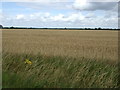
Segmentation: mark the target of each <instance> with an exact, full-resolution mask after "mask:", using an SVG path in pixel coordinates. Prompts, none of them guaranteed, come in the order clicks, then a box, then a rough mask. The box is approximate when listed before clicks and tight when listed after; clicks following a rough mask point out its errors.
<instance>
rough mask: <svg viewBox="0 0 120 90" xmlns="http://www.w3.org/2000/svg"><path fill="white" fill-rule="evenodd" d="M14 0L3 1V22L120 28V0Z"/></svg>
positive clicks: (11, 23) (9, 23)
mask: <svg viewBox="0 0 120 90" xmlns="http://www.w3.org/2000/svg"><path fill="white" fill-rule="evenodd" d="M10 1H11V0H7V2H1V3H2V8H0V20H2V22H1V23H2V25H3V26H24V27H77V28H79V27H92V28H94V27H102V28H118V4H117V2H108V1H109V0H106V1H107V2H90V0H69V1H68V0H61V1H60V0H54V2H53V0H51V1H50V0H44V2H43V0H42V1H41V0H40V1H39V2H33V1H32V0H31V1H32V2H28V0H27V1H26V2H17V0H13V1H12V2H10ZM37 1H38V0H37ZM104 1H105V0H104Z"/></svg>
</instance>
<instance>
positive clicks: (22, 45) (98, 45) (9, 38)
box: [2, 29, 118, 88]
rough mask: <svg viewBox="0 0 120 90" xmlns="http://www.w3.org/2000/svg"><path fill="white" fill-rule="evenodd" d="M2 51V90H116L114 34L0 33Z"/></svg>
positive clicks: (77, 32) (36, 31)
mask: <svg viewBox="0 0 120 90" xmlns="http://www.w3.org/2000/svg"><path fill="white" fill-rule="evenodd" d="M2 47H3V48H2V51H3V87H4V88H7V87H29V88H30V87H35V88H37V87H44V88H48V87H56V88H61V87H65V88H66V87H70V88H75V87H77V88H85V87H89V88H93V87H99V88H100V87H101V88H104V87H118V82H117V75H118V73H117V72H118V71H117V60H118V31H93V30H91V31H89V30H87V31H84V30H83V31H82V30H81V31H79V30H70V31H69V30H34V29H31V30H29V29H28V30H23V29H20V30H14V29H11V30H10V29H8V30H7V29H6V30H5V29H4V30H3V31H2ZM25 59H29V60H31V61H32V65H29V64H28V65H27V64H25V63H24V60H25ZM23 77H24V78H23ZM13 80H14V83H13ZM23 80H24V82H23ZM11 82H12V84H11ZM28 82H29V83H28Z"/></svg>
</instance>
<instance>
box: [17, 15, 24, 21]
mask: <svg viewBox="0 0 120 90" xmlns="http://www.w3.org/2000/svg"><path fill="white" fill-rule="evenodd" d="M24 18H25V16H24V15H23V14H20V15H17V16H16V19H18V20H19V19H24Z"/></svg>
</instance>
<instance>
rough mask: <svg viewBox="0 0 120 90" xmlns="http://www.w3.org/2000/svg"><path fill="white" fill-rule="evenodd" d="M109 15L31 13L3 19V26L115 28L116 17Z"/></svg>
mask: <svg viewBox="0 0 120 90" xmlns="http://www.w3.org/2000/svg"><path fill="white" fill-rule="evenodd" d="M108 14H110V13H105V14H104V15H102V16H96V15H95V13H88V14H86V15H83V14H82V13H80V12H77V13H71V14H69V15H65V14H62V13H60V14H57V15H52V14H50V13H49V12H46V13H42V12H41V13H33V14H29V15H25V14H19V15H15V17H14V16H11V17H7V16H6V17H7V18H5V17H4V21H3V26H4V25H5V26H29V27H114V28H115V27H116V28H117V24H118V22H117V15H116V14H113V15H111V16H110V17H107V18H106V17H105V16H106V15H108Z"/></svg>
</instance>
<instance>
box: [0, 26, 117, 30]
mask: <svg viewBox="0 0 120 90" xmlns="http://www.w3.org/2000/svg"><path fill="white" fill-rule="evenodd" d="M0 28H2V29H57V30H119V29H116V28H115V29H113V28H100V27H99V28H66V27H65V28H33V27H13V26H12V27H3V26H2V25H0Z"/></svg>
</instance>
